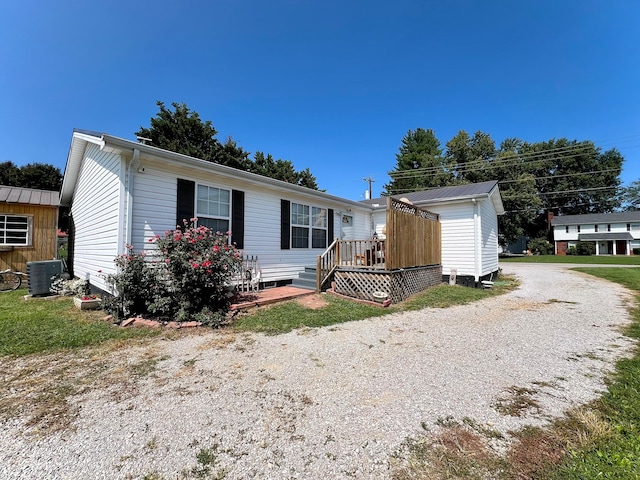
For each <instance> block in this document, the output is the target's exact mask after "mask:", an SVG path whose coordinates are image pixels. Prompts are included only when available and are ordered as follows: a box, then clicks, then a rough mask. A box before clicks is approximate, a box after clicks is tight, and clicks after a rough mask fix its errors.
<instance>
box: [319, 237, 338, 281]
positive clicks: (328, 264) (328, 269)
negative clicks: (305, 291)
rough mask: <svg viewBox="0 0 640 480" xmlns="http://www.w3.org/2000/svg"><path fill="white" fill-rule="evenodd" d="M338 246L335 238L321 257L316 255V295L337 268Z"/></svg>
mask: <svg viewBox="0 0 640 480" xmlns="http://www.w3.org/2000/svg"><path fill="white" fill-rule="evenodd" d="M339 245H340V241H339V240H338V239H337V238H336V239H335V240H334V241H333V243H332V244H331V245H329V247H327V249H326V250H325V251H324V253H323V254H322V255H318V259H317V263H316V292H318V293H320V292H321V291H322V286H323V285H324V283H325V282H326V281H327V280H328V279H329V278H330V277H331V275H332V274H333V272H334V271H335V270H336V268H337V267H338V263H337V260H338V259H339V258H340V255H339V253H340V248H339Z"/></svg>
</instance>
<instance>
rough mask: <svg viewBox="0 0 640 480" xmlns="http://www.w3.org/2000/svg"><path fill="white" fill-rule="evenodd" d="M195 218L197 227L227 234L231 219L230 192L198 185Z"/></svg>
mask: <svg viewBox="0 0 640 480" xmlns="http://www.w3.org/2000/svg"><path fill="white" fill-rule="evenodd" d="M196 217H198V225H204V226H205V227H208V228H210V229H211V230H213V231H214V232H221V233H225V232H228V231H229V225H230V219H231V191H230V190H225V189H223V188H217V187H208V186H206V185H198V188H197V190H196Z"/></svg>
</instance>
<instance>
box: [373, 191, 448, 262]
mask: <svg viewBox="0 0 640 480" xmlns="http://www.w3.org/2000/svg"><path fill="white" fill-rule="evenodd" d="M386 230H387V232H386V237H387V238H386V248H385V250H386V251H385V269H386V270H396V269H398V268H409V267H417V266H422V265H438V264H440V262H441V258H442V245H441V229H440V220H439V217H438V215H437V214H435V213H433V212H429V211H428V210H424V209H422V208H419V207H416V206H414V205H411V204H408V203H405V202H402V201H399V200H395V199H392V198H391V197H389V198H387V225H386Z"/></svg>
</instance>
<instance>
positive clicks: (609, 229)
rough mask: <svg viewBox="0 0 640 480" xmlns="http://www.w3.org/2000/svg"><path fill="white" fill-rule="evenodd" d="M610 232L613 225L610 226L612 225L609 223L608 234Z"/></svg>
mask: <svg viewBox="0 0 640 480" xmlns="http://www.w3.org/2000/svg"><path fill="white" fill-rule="evenodd" d="M610 231H611V224H610V223H608V224H607V232H610Z"/></svg>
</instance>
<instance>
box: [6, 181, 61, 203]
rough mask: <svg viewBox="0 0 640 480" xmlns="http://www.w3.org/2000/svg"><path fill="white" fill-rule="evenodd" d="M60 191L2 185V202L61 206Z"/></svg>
mask: <svg viewBox="0 0 640 480" xmlns="http://www.w3.org/2000/svg"><path fill="white" fill-rule="evenodd" d="M59 195H60V194H59V193H58V192H53V191H51V190H37V189H35V188H22V187H10V186H8V185H0V202H1V203H20V204H23V205H43V206H46V207H58V206H60V200H59Z"/></svg>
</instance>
